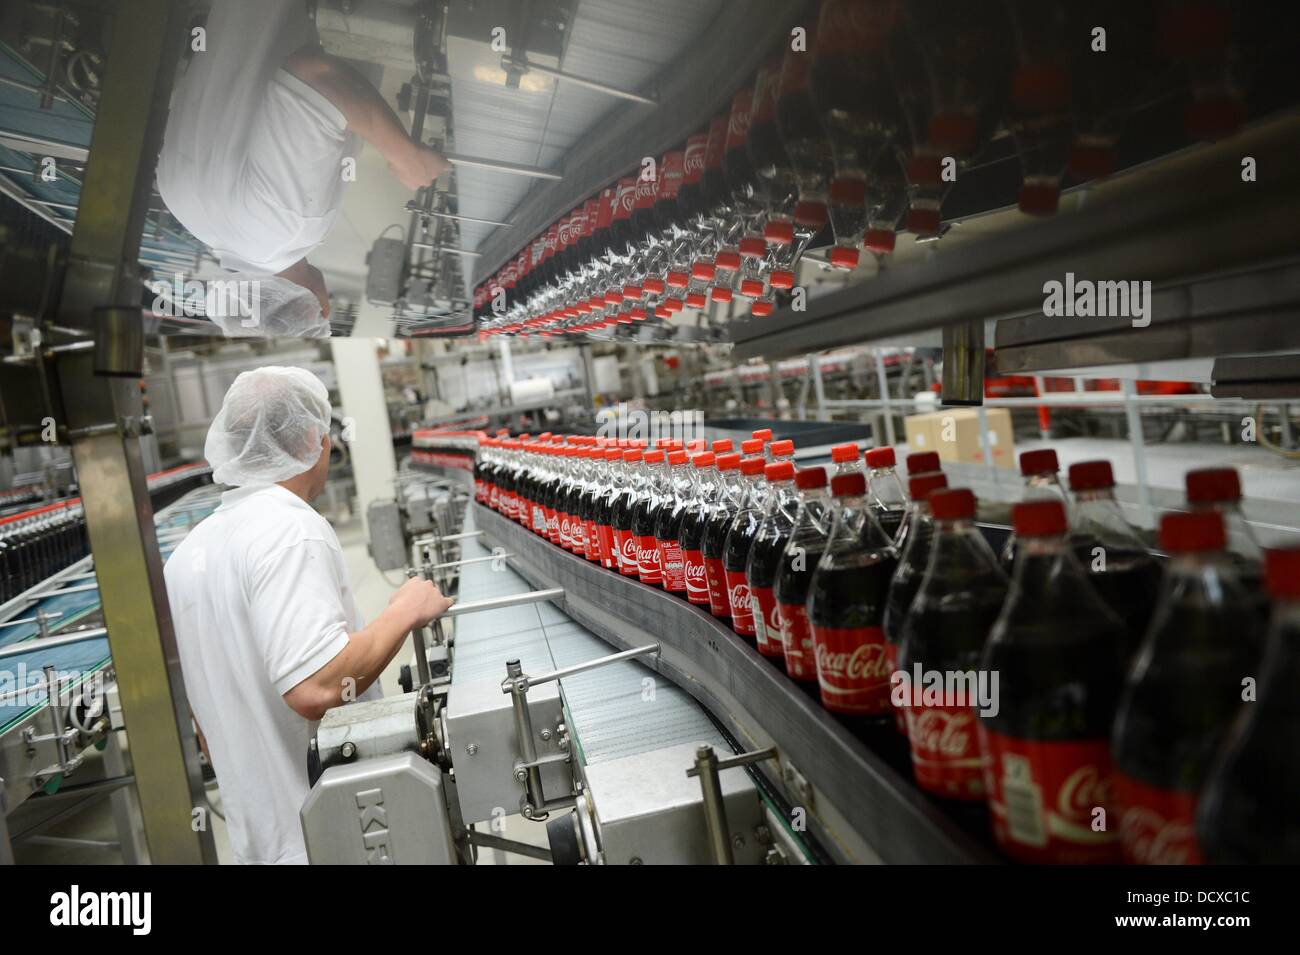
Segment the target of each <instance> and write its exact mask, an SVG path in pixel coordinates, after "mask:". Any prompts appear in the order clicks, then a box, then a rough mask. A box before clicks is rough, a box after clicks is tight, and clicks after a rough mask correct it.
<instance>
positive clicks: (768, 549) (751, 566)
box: [748, 534, 790, 589]
mask: <svg viewBox="0 0 1300 955" xmlns="http://www.w3.org/2000/svg"><path fill="white" fill-rule="evenodd" d="M789 540H790V535H789V534H782V535H780V536H779V537H773V536H771V535H768V536H766V537H760V538H757V539H755V541H754V542H753V544H752V545H751V547H750V555H749V558H748V561H749V563H748V571H749V586H750V589H753V588H754V587H771V586H773V585H774V584H775V583H776V574H777V571H778V570H779V569H780V567H781V555H782V554H783V553H784V552H785V545H786V544H787V543H788V542H789Z"/></svg>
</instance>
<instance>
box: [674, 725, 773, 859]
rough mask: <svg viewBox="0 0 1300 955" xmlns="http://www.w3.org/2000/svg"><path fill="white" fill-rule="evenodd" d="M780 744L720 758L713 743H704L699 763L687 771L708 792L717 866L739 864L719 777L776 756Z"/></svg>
mask: <svg viewBox="0 0 1300 955" xmlns="http://www.w3.org/2000/svg"><path fill="white" fill-rule="evenodd" d="M776 758H777V753H776V747H775V746H770V747H768V748H767V749H759V750H754V751H753V752H750V753H740V754H739V755H737V756H728V757H727V758H726V759H718V754H717V753H715V752H714V751H713V747H712V746H708V745H703V746H700V747H699V748H698V749H697V750H696V751H695V765H694V766H693V767H691V768H690V769H688V770H686V775H687V776H688V777H693V776H698V777H699V779H700V789H701V790H702V791H703V793H704V822H705V825H707V826H708V828H709V845H710V846H711V847H712V849H713V861H714V862H715V863H716V864H717V865H735V862H736V857H735V856H734V855H732V852H731V838H730V836H729V835H728V833H729V832H730V829H729V828H728V826H727V807H726V804H725V803H724V802H723V799H722V781H721V779H720V778H719V776H720V774H721V773H722V771H723V770H724V769H733V768H735V767H737V766H748V765H750V764H751V763H759V762H762V761H764V760H767V759H776Z"/></svg>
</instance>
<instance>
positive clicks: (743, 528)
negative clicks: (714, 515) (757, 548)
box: [722, 509, 763, 574]
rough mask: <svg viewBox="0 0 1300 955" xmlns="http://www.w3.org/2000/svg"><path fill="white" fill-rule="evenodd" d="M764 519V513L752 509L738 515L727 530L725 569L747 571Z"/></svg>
mask: <svg viewBox="0 0 1300 955" xmlns="http://www.w3.org/2000/svg"><path fill="white" fill-rule="evenodd" d="M762 519H763V518H762V515H761V514H759V513H758V512H757V511H755V510H752V509H750V510H746V511H743V512H742V513H740V514H739V515H738V516H737V518H736V521H735V523H734V524H732V526H731V529H730V530H729V531H728V532H727V542H726V544H725V546H724V547H723V550H722V566H723V568H724V569H725V570H727V571H729V572H731V573H736V574H743V573H744V572H745V565H746V564H747V563H748V562H749V552H750V550H751V548H752V547H753V546H754V537H755V536H756V535H757V534H758V525H759V524H760V523H762Z"/></svg>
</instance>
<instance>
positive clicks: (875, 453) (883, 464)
mask: <svg viewBox="0 0 1300 955" xmlns="http://www.w3.org/2000/svg"><path fill="white" fill-rule="evenodd" d="M897 463H898V458H896V457H895V456H894V449H893V448H872V449H871V450H870V451H868V452H867V467H869V468H892V467H893V466H894V465H895V464H897Z"/></svg>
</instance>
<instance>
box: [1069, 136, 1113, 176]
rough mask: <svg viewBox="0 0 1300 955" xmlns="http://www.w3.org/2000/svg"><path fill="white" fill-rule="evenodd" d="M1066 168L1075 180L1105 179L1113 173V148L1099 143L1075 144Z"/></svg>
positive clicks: (1071, 148)
mask: <svg viewBox="0 0 1300 955" xmlns="http://www.w3.org/2000/svg"><path fill="white" fill-rule="evenodd" d="M1066 166H1067V168H1068V169H1069V171H1070V175H1071V176H1073V177H1074V178H1075V179H1105V178H1106V177H1107V176H1109V175H1110V174H1111V173H1113V172H1114V171H1115V147H1114V146H1110V145H1102V144H1100V143H1075V144H1074V145H1073V146H1071V147H1070V158H1069V159H1068V160H1067V164H1066Z"/></svg>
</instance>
